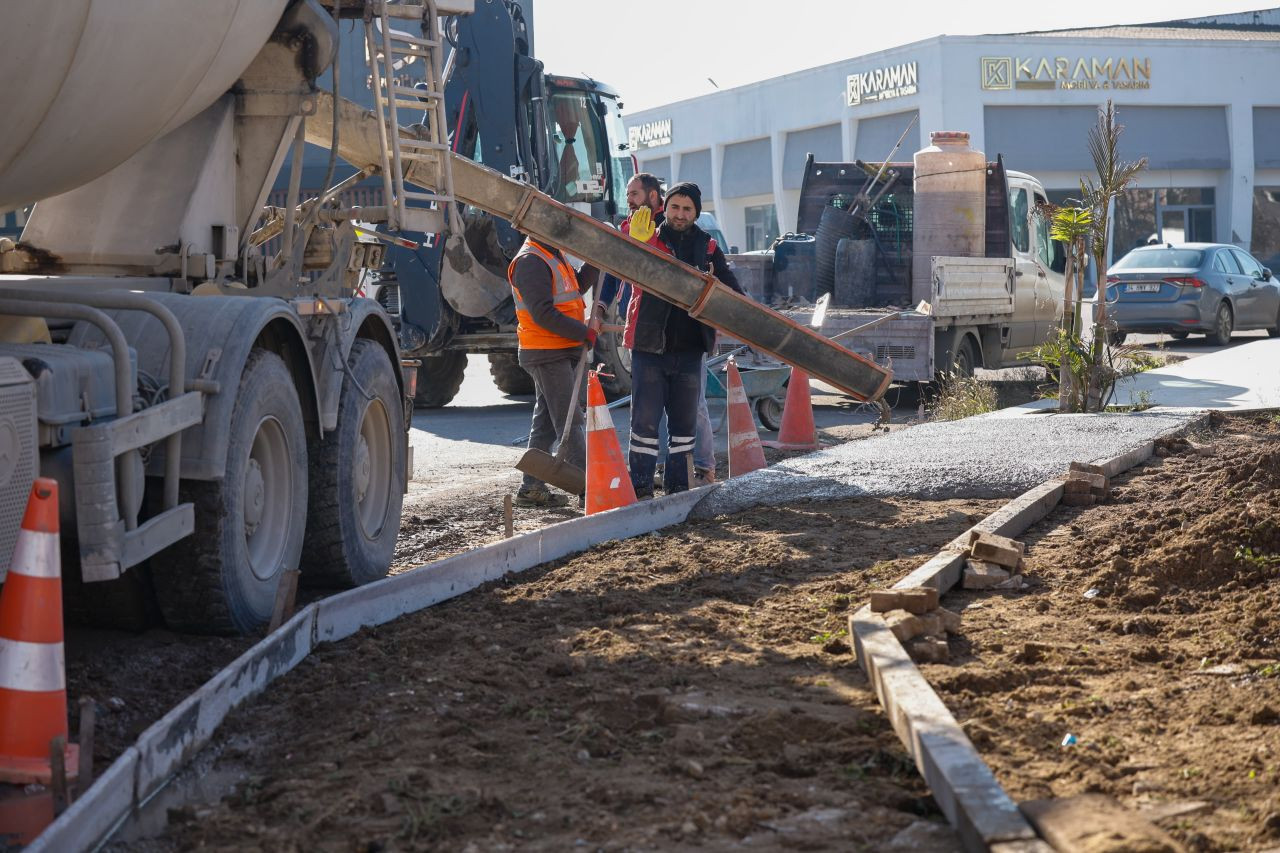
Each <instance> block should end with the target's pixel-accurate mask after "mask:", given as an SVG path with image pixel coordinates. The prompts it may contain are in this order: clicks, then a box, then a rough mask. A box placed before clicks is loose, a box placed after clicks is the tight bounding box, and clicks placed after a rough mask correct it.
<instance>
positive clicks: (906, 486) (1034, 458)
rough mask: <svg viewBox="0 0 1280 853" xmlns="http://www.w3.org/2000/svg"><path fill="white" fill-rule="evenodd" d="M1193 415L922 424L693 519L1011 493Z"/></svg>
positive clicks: (799, 470)
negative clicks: (812, 503) (780, 508)
mask: <svg viewBox="0 0 1280 853" xmlns="http://www.w3.org/2000/svg"><path fill="white" fill-rule="evenodd" d="M1193 417H1194V414H1191V413H1187V414H1159V415H1157V414H1148V413H1136V414H1134V413H1130V414H1117V415H1057V414H1055V415H1026V416H1023V417H1018V418H991V417H979V418H969V419H966V420H963V421H950V422H945V423H930V424H922V425H920V426H916V427H912V428H911V429H909V430H904V431H900V432H893V433H889V434H887V435H880V436H876V437H874V438H870V439H867V440H866V441H857V442H852V443H849V444H843V445H840V446H837V447H832V448H830V449H828V450H822V451H819V452H817V453H812V454H809V455H806V456H803V457H800V458H796V459H790V460H787V461H785V462H782V463H780V464H778V465H774V466H772V467H770V468H767V469H764V470H761V471H756V472H753V473H751V474H748V475H746V476H744V477H739V478H735V479H734V480H731V481H729V482H727V483H725V484H724V486H722V487H721V488H719V489H716V491H715V492H714V493H712V494H711V495H709V496H708V497H707V498H706V499H705V500H704V501H702V503H700V504H698V506H696V507H694V511H693V515H692V516H691V517H695V518H709V517H712V516H716V515H721V514H724V513H731V512H740V511H741V510H743V509H746V508H747V507H750V506H760V505H778V504H784V503H790V502H792V501H796V500H802V499H810V500H833V499H838V498H849V497H858V496H863V495H873V496H888V495H896V496H900V497H912V498H924V499H928V500H946V499H950V498H960V497H974V498H999V497H1013V496H1015V495H1018V494H1021V493H1022V492H1024V491H1026V490H1027V489H1029V488H1031V487H1032V486H1035V485H1038V484H1040V483H1042V482H1044V481H1045V480H1047V479H1049V478H1050V477H1053V476H1055V475H1058V474H1061V473H1062V472H1063V471H1064V470H1066V467H1067V465H1068V464H1069V463H1070V462H1073V461H1078V462H1092V461H1095V460H1098V459H1106V458H1109V457H1112V456H1117V455H1119V454H1121V453H1124V452H1125V451H1127V450H1130V449H1132V448H1134V447H1137V446H1139V445H1141V444H1142V443H1144V442H1147V441H1150V440H1152V439H1154V438H1156V437H1157V436H1160V435H1164V434H1166V433H1169V432H1172V431H1174V430H1177V429H1179V428H1181V427H1183V426H1185V425H1186V424H1187V423H1188V422H1189V421H1190V420H1191V419H1192V418H1193Z"/></svg>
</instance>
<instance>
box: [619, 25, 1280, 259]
mask: <svg viewBox="0 0 1280 853" xmlns="http://www.w3.org/2000/svg"><path fill="white" fill-rule="evenodd" d="M1277 80H1280V9H1271V10H1264V11H1260V12H1250V13H1242V14H1235V15H1220V16H1215V17H1212V18H1198V19H1188V20H1182V21H1172V22H1166V23H1160V24H1148V25H1141V26H1126V27H1106V28H1097V29H1079V30H1062V31H1054V32H1039V33H1021V34H1014V35H992V36H960V37H956V36H940V37H937V38H933V39H928V40H925V41H921V42H916V43H915V44H910V45H906V46H904V47H899V48H894V49H892V50H886V51H882V52H879V53H875V54H870V55H867V56H862V57H857V58H854V59H849V60H846V61H842V62H837V63H832V64H830V65H824V66H821V67H818V68H812V69H808V70H806V71H800V72H797V73H794V74H788V75H786V76H783V77H777V78H774V79H771V80H765V81H762V82H759V83H753V84H750V85H747V86H741V87H738V88H735V89H728V90H725V91H721V92H716V93H713V94H710V95H705V96H702V97H698V98H693V99H690V100H685V101H679V102H677V103H673V104H669V105H666V106H663V107H657V108H654V109H650V110H645V111H643V112H638V113H635V114H633V115H629V116H626V117H625V121H626V124H627V129H628V137H629V142H630V144H631V148H632V153H633V154H635V156H636V158H637V161H638V163H639V167H640V169H641V170H643V171H649V172H653V173H655V174H657V175H658V176H659V177H662V178H664V179H665V180H668V181H677V180H678V181H695V182H697V183H698V184H699V185H700V186H701V187H702V188H703V199H704V207H705V208H707V209H709V210H712V211H714V213H715V214H716V217H717V219H719V221H720V224H721V227H722V228H723V229H724V231H725V233H726V235H727V236H728V239H729V242H730V243H731V244H733V245H735V246H737V247H738V248H739V249H740V250H741V251H751V250H755V249H766V248H768V247H769V246H770V245H771V243H772V241H773V240H774V239H775V238H776V237H777V236H779V235H780V234H785V233H787V232H788V231H792V230H794V227H795V217H796V209H797V205H798V202H799V197H800V185H801V180H802V178H803V174H804V162H805V156H806V154H808V153H812V154H813V155H814V157H815V159H817V160H820V161H851V160H854V159H860V160H866V161H869V162H875V161H880V160H883V159H884V158H885V157H886V155H888V153H889V151H890V150H891V149H892V148H893V146H894V144H895V142H897V140H898V138H899V137H900V136H901V135H902V133H903V131H904V130H906V129H907V128H908V126H911V122H912V120H913V119H914V120H915V124H914V126H911V130H910V132H908V133H907V137H906V139H905V141H904V142H903V145H902V148H901V149H900V150H899V152H898V154H897V155H896V156H895V158H894V159H896V160H905V161H909V160H910V159H911V156H912V154H913V153H914V152H915V151H916V150H918V149H919V148H921V147H922V146H924V145H927V144H928V139H929V133H930V132H931V131H934V130H963V131H968V132H969V134H970V136H971V142H972V145H973V147H974V148H977V149H980V150H982V151H984V152H985V153H986V154H987V156H988V158H989V159H995V156H996V155H997V154H1000V155H1003V157H1004V162H1005V164H1006V166H1007V167H1008V168H1010V169H1015V170H1018V171H1023V172H1029V173H1031V174H1033V175H1035V176H1036V177H1038V178H1039V179H1040V180H1041V181H1042V182H1043V183H1044V185H1045V187H1046V189H1048V190H1049V195H1050V200H1052V201H1057V202H1063V201H1066V200H1067V199H1068V198H1070V197H1072V196H1073V195H1078V188H1079V185H1080V178H1081V177H1082V176H1085V175H1089V174H1092V173H1093V163H1092V160H1091V158H1090V156H1089V151H1088V147H1087V139H1088V132H1089V130H1090V128H1091V127H1092V126H1093V125H1094V123H1095V121H1096V117H1097V111H1098V108H1099V106H1101V105H1102V104H1104V103H1105V102H1106V100H1107V99H1108V98H1110V99H1111V100H1112V101H1113V102H1114V103H1115V104H1116V107H1117V111H1118V114H1119V120H1120V123H1121V124H1123V125H1124V126H1125V131H1124V134H1123V136H1122V137H1121V156H1122V157H1123V158H1124V159H1129V160H1136V159H1137V158H1138V157H1144V156H1145V157H1146V158H1147V159H1148V164H1149V165H1148V168H1147V169H1146V170H1145V171H1144V172H1142V173H1141V175H1140V177H1139V178H1138V180H1137V182H1136V183H1135V184H1134V187H1133V189H1131V190H1130V191H1129V192H1128V193H1126V195H1125V197H1124V198H1122V199H1121V200H1120V202H1119V203H1118V204H1117V209H1116V216H1115V222H1116V231H1115V236H1114V239H1113V251H1114V252H1115V256H1116V257H1118V256H1119V255H1122V254H1123V253H1124V252H1126V251H1128V250H1129V249H1130V248H1132V247H1133V246H1135V245H1139V244H1142V243H1145V242H1147V240H1149V239H1150V238H1151V237H1152V236H1155V237H1156V238H1157V239H1160V240H1167V241H1170V242H1179V241H1192V240H1204V241H1220V242H1231V243H1236V244H1237V245H1240V246H1242V247H1244V248H1247V249H1250V250H1252V251H1253V252H1254V254H1256V255H1258V256H1259V257H1260V258H1263V259H1266V260H1268V261H1269V262H1270V263H1269V265H1271V266H1274V267H1276V268H1277V271H1278V272H1280V85H1277V82H1276V81H1277ZM1073 191H1075V192H1073Z"/></svg>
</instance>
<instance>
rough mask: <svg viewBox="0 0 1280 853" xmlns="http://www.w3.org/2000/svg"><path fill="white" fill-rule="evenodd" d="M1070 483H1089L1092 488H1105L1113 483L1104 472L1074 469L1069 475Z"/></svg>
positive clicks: (1068, 480)
mask: <svg viewBox="0 0 1280 853" xmlns="http://www.w3.org/2000/svg"><path fill="white" fill-rule="evenodd" d="M1067 482H1068V483H1073V482H1074V483H1080V482H1084V483H1088V484H1089V487H1090V488H1093V489H1105V488H1107V487H1108V486H1110V485H1111V483H1110V482H1109V481H1108V480H1107V478H1106V476H1105V475H1103V474H1089V473H1086V472H1084V471H1072V472H1071V473H1070V474H1069V475H1068V476H1067Z"/></svg>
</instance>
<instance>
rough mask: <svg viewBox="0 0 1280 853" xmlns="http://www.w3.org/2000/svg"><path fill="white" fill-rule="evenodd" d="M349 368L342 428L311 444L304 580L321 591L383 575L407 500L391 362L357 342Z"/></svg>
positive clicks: (373, 346) (377, 349) (341, 406)
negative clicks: (324, 588)
mask: <svg viewBox="0 0 1280 853" xmlns="http://www.w3.org/2000/svg"><path fill="white" fill-rule="evenodd" d="M347 365H348V367H350V369H351V372H350V373H349V374H348V375H347V376H346V377H344V378H343V380H342V397H341V398H340V399H339V401H338V426H337V428H336V429H334V430H332V431H331V432H329V433H327V434H326V435H325V437H324V438H321V439H317V440H315V441H313V442H312V444H311V453H310V455H311V512H310V513H309V514H308V516H307V539H306V547H305V549H304V550H303V576H304V577H305V578H306V580H307V582H308V583H312V584H317V585H322V586H341V587H351V586H359V585H360V584H365V583H369V582H370V581H375V580H377V579H378V578H381V577H383V576H385V575H386V573H387V569H388V568H390V566H391V556H392V554H393V552H394V551H395V547H396V538H397V536H398V535H399V533H400V508H401V505H402V504H403V502H404V476H405V431H404V406H402V405H401V403H400V385H399V383H398V382H396V375H395V370H394V368H393V367H392V366H391V359H389V358H388V357H387V352H386V350H384V349H383V348H382V347H381V346H379V345H378V344H377V343H376V342H374V341H370V340H365V339H360V340H357V341H356V342H355V343H354V344H353V345H352V347H351V354H350V355H349V356H348V357H347ZM353 380H354V381H353ZM366 394H367V396H366Z"/></svg>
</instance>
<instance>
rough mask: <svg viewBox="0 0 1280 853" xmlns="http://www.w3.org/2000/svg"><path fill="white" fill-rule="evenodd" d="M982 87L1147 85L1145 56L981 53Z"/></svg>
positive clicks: (1148, 66)
mask: <svg viewBox="0 0 1280 853" xmlns="http://www.w3.org/2000/svg"><path fill="white" fill-rule="evenodd" d="M982 88H983V89H986V90H988V91H997V90H1002V89H1059V90H1066V91H1070V90H1075V89H1098V90H1108V91H1114V90H1117V89H1150V88H1151V59H1150V58H1149V57H1137V56H1135V57H1132V58H1130V57H1124V56H1122V57H1112V56H1109V57H1105V58H1102V59H1099V58H1098V57H1096V56H1080V57H1074V58H1073V57H1069V56H1052V57H1050V56H1041V57H1021V56H984V57H982Z"/></svg>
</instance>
